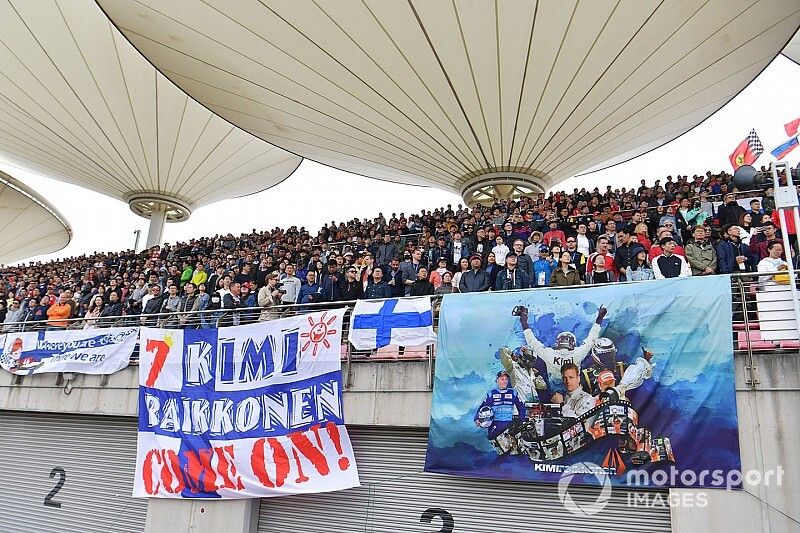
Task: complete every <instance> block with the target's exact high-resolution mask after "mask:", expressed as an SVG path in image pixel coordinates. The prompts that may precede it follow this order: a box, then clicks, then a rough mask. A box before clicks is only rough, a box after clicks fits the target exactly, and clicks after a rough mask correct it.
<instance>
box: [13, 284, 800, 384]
mask: <svg viewBox="0 0 800 533" xmlns="http://www.w3.org/2000/svg"><path fill="white" fill-rule="evenodd" d="M630 283H658V281H643V282H630ZM731 284H732V295H733V301H732V304H733V305H732V311H733V348H734V351H735V352H737V353H742V354H745V355H746V361H747V369H746V370H748V372H750V373H751V374H750V375H749V376H748V381H747V383H748V385H750V386H755V385H756V384H757V378H756V377H755V366H756V365H755V363H754V358H755V356H756V355H757V354H758V353H759V352H797V353H800V339H799V338H798V325H797V322H796V321H795V311H794V305H793V303H792V296H791V291H790V287H789V285H788V274H787V273H783V274H778V275H777V276H776V274H775V273H772V274H767V273H752V274H751V273H742V274H734V275H733V276H732V277H731ZM575 288H578V287H562V288H558V289H556V290H572V289H575ZM523 290H540V289H523ZM431 299H432V301H431V304H432V307H433V309H434V313H433V326H434V329H435V330H438V326H439V312H438V310H439V306H440V305H441V300H442V297H441V296H432V297H431ZM354 305H355V301H354V300H351V301H341V302H324V303H313V304H294V305H279V306H273V307H268V308H262V307H247V308H240V309H236V310H207V311H186V312H174V313H156V314H148V315H125V316H114V317H103V318H74V319H69V320H67V321H63V322H66V324H67V327H66V328H58V329H82V328H99V329H102V328H108V327H115V326H135V325H142V326H151V327H166V328H201V327H216V326H220V325H231V324H234V323H238V324H248V323H254V322H259V321H264V320H275V319H279V318H284V317H288V316H296V315H303V314H308V313H313V312H317V311H323V310H326V309H335V308H341V307H347V310H346V312H345V314H344V319H343V327H342V330H343V331H342V347H341V351H342V355H341V357H342V362H343V363H344V364H345V368H346V376H345V384H346V386H347V387H350V386H351V385H352V378H353V372H352V365H353V364H358V363H360V362H364V361H381V362H392V361H425V362H427V365H428V370H429V372H428V386H429V387H432V382H433V364H434V360H435V358H436V347H435V346H427V347H407V348H402V347H398V346H386V347H384V348H379V349H378V350H371V351H370V350H366V351H365V350H356V349H355V348H353V347H352V345H351V344H350V342H349V333H350V323H351V314H352V310H353V306H354ZM47 327H48V323H47V321H37V322H7V323H4V324H3V332H5V333H10V332H18V331H37V330H42V329H45V328H47ZM131 363H132V364H137V361H136V360H135V359H134V360H132V361H131Z"/></svg>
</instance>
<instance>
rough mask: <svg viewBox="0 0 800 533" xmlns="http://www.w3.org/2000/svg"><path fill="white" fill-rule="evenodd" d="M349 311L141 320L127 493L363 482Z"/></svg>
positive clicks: (308, 488) (196, 494)
mask: <svg viewBox="0 0 800 533" xmlns="http://www.w3.org/2000/svg"><path fill="white" fill-rule="evenodd" d="M344 312H345V309H344V308H343V309H334V310H330V311H325V312H320V313H312V314H308V315H302V316H295V317H290V318H284V319H280V320H272V321H268V322H261V323H257V324H251V325H245V326H233V327H228V328H220V329H198V330H194V329H187V330H170V329H155V328H142V331H141V356H140V364H139V370H140V372H139V439H138V449H137V458H136V480H135V484H134V491H133V495H134V496H138V497H162V498H262V497H268V496H282V495H286V494H300V493H310V492H326V491H333V490H340V489H346V488H349V487H356V486H358V485H359V481H358V470H357V468H356V462H355V458H354V456H353V448H352V446H351V445H350V438H349V437H348V435H347V429H346V428H345V426H344V414H343V412H342V395H341V394H342V381H341V374H342V372H341V369H342V365H341V359H340V354H341V343H342V317H343V315H344Z"/></svg>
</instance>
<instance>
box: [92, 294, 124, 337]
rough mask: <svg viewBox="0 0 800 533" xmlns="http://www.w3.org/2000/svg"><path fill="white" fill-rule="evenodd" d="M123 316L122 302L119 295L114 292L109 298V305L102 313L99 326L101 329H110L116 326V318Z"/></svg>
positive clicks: (106, 305)
mask: <svg viewBox="0 0 800 533" xmlns="http://www.w3.org/2000/svg"><path fill="white" fill-rule="evenodd" d="M120 316H122V302H121V301H120V300H119V298H118V297H117V294H116V293H114V292H112V293H111V294H109V296H108V303H107V304H105V306H103V310H102V311H100V320H98V321H97V325H98V326H99V327H101V328H110V327H111V326H113V325H114V318H116V317H120Z"/></svg>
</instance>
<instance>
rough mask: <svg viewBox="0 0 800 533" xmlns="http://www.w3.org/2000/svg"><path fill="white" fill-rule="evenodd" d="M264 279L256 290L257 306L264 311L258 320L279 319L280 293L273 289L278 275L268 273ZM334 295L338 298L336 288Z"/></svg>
mask: <svg viewBox="0 0 800 533" xmlns="http://www.w3.org/2000/svg"><path fill="white" fill-rule="evenodd" d="M333 266H334V267H335V266H336V264H335V263H333ZM353 274H354V275H355V269H353ZM264 279H265V280H266V285H264V286H263V287H261V288H260V289H259V290H258V306H259V307H262V308H263V309H264V310H263V311H261V314H260V315H259V320H273V319H275V318H280V310H278V306H279V305H280V304H281V292H280V291H279V290H278V289H277V288H276V287H275V285H276V284H277V283H278V274H276V273H275V272H270V273H269V274H267V276H266V278H264ZM335 294H336V295H337V297H338V295H339V290H338V288H337V290H336V291H335Z"/></svg>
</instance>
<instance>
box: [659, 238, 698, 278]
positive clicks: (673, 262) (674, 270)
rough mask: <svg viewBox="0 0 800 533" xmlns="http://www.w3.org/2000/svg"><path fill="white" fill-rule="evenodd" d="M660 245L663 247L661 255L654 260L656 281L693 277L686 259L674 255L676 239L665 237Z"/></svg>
mask: <svg viewBox="0 0 800 533" xmlns="http://www.w3.org/2000/svg"><path fill="white" fill-rule="evenodd" d="M658 244H659V246H660V247H661V255H658V256H656V258H655V259H654V260H653V273H654V274H655V276H656V279H664V278H686V277H689V276H691V275H692V271H691V269H690V268H689V263H687V262H686V259H684V258H683V257H681V256H680V255H678V254H676V253H674V252H675V247H676V246H677V243H676V242H675V237H672V236H667V237H664V238H662V239H661V240H660V241H659V243H658Z"/></svg>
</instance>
